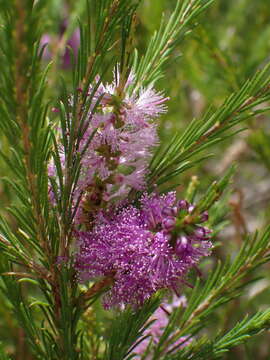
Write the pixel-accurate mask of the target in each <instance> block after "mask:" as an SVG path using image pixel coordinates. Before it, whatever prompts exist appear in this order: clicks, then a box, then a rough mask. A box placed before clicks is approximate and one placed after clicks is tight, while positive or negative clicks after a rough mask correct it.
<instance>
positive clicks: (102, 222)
mask: <svg viewBox="0 0 270 360" xmlns="http://www.w3.org/2000/svg"><path fill="white" fill-rule="evenodd" d="M190 208H191V207H190V205H189V207H188V209H186V210H183V208H182V207H181V202H177V201H176V195H175V193H174V192H170V193H168V194H166V195H157V194H152V195H147V194H145V195H143V196H142V198H141V199H140V208H136V207H135V206H134V205H129V206H127V207H123V208H119V209H116V210H114V211H113V210H112V211H110V210H107V211H102V212H100V213H99V214H98V216H97V217H96V219H95V225H94V227H93V229H92V230H91V231H79V232H76V237H77V240H78V243H79V251H78V254H77V260H76V268H77V271H78V276H79V278H80V280H81V281H84V280H87V279H88V280H95V279H97V278H99V277H106V276H110V277H113V279H114V283H113V285H112V287H111V289H110V290H109V291H108V292H107V293H106V294H105V296H104V305H105V307H106V308H110V307H113V306H123V305H126V304H132V305H133V306H140V305H141V304H142V303H143V302H144V301H145V300H146V299H148V298H149V297H150V296H151V295H152V294H153V293H154V292H156V291H157V290H159V289H162V288H167V289H172V290H174V291H175V292H176V293H177V292H178V289H179V286H180V285H181V284H183V283H185V275H186V274H187V272H188V270H189V269H190V268H191V267H193V266H195V265H196V264H197V263H198V261H199V260H200V258H201V257H203V256H207V255H209V252H210V249H211V246H212V245H211V242H210V241H209V235H210V230H209V229H207V228H205V227H202V226H201V225H199V226H198V225H197V224H189V225H188V226H186V225H185V224H184V222H183V219H185V217H186V216H189V215H190V214H191V213H192V211H193V210H192V211H191V210H189V209H190ZM192 209H194V207H192ZM172 219H174V220H173V221H172ZM168 222H169V223H170V226H169V228H168V226H167V224H168ZM173 223H174V224H175V225H174V226H173Z"/></svg>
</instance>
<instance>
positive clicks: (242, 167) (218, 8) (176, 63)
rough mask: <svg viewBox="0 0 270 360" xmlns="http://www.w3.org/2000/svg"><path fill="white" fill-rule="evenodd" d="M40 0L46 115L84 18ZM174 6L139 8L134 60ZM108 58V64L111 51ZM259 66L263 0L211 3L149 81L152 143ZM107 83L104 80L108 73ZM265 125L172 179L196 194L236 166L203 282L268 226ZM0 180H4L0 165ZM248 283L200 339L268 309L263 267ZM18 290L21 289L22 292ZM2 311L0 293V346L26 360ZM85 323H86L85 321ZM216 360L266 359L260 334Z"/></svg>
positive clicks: (77, 10) (265, 35) (76, 9)
mask: <svg viewBox="0 0 270 360" xmlns="http://www.w3.org/2000/svg"><path fill="white" fill-rule="evenodd" d="M47 3H48V5H47V7H46V14H44V17H43V19H42V25H43V34H45V36H44V35H43V37H42V41H43V43H46V42H48V48H47V49H46V50H45V52H44V66H46V65H47V63H48V61H49V60H50V59H51V58H52V59H53V60H54V63H53V64H52V66H51V70H50V72H49V82H48V92H47V98H48V101H50V102H51V108H52V107H53V106H54V103H55V102H56V100H57V98H59V97H60V96H61V90H60V86H59V84H60V77H63V78H64V79H65V81H67V83H69V82H71V67H70V59H68V58H66V57H67V54H65V44H66V43H69V45H70V46H73V47H74V46H75V48H76V41H77V40H76V36H77V34H76V31H77V30H76V28H77V26H78V22H77V19H78V17H80V18H81V21H83V19H84V17H85V2H84V1H80V0H77V1H73V0H69V1H68V0H66V1H64V0H47ZM175 3H176V0H143V1H142V4H141V6H140V8H139V11H138V19H137V27H136V33H135V39H134V44H135V46H136V47H137V48H138V50H139V53H140V54H143V53H144V51H145V49H146V47H147V44H148V41H149V39H150V36H151V34H152V33H153V32H154V31H155V29H157V28H158V26H159V23H160V19H161V16H162V13H163V12H164V16H165V18H166V17H167V16H168V15H169V14H170V13H171V12H172V10H173V8H174V6H175ZM59 43H60V44H61V46H59ZM114 56H115V61H117V52H116V53H115V55H114ZM269 61H270V3H269V0H256V1H255V0H216V1H214V3H213V4H212V5H211V7H210V8H209V9H208V10H207V11H206V12H204V13H203V14H202V15H201V16H200V17H199V19H198V24H195V25H194V29H193V30H192V31H191V32H190V33H189V34H187V35H186V37H185V38H184V39H182V40H181V42H179V46H178V47H177V50H176V51H174V53H173V55H172V57H171V59H170V62H169V63H168V65H167V67H166V68H164V74H165V76H164V78H163V79H161V80H160V81H159V82H158V84H157V88H158V90H160V91H163V92H164V93H165V94H166V96H169V97H170V100H169V102H168V113H167V114H166V115H164V116H163V117H162V119H161V123H160V130H159V131H160V137H161V141H162V142H166V141H168V140H170V139H171V137H172V136H173V134H174V133H175V132H181V131H183V129H184V128H185V127H186V125H187V124H188V123H189V122H190V121H191V120H192V119H193V118H194V117H202V116H203V114H204V112H205V111H206V110H207V108H208V107H209V106H212V107H213V108H217V107H218V106H219V105H220V104H221V103H222V102H223V101H224V99H225V97H226V96H227V95H229V94H230V93H232V92H233V91H235V90H237V89H239V87H240V86H241V85H242V84H243V82H244V81H245V80H246V79H247V78H248V77H250V76H251V75H252V74H254V72H256V70H257V69H260V68H261V67H262V66H263V65H265V64H266V63H267V62H269ZM107 77H108V80H110V78H111V72H110V71H108V73H107ZM49 116H52V118H53V117H54V116H55V114H53V112H49ZM269 120H270V114H269V115H265V114H264V115H262V116H259V117H257V118H256V119H252V120H250V121H249V122H246V123H244V124H243V125H242V127H239V130H240V129H243V128H245V130H243V131H241V132H239V133H238V134H236V135H235V136H234V137H233V138H230V139H229V140H227V141H224V142H223V143H222V144H219V145H218V146H216V147H212V148H211V154H212V155H213V156H212V157H210V158H209V159H207V160H205V161H204V162H203V163H201V164H200V165H198V166H197V167H196V168H192V169H191V170H189V171H187V172H185V173H184V174H183V175H181V177H180V178H179V179H177V181H178V183H179V186H178V191H179V193H180V194H181V192H183V189H186V188H187V186H188V184H189V183H190V181H193V183H196V184H197V188H198V190H197V192H198V197H199V196H200V193H203V192H204V191H205V190H206V189H207V187H208V186H209V184H210V183H211V182H212V181H213V180H215V179H218V178H219V177H220V176H222V175H223V174H224V172H225V170H226V169H227V168H228V167H229V166H230V164H231V163H233V162H236V163H237V164H238V166H237V171H236V174H235V176H234V181H233V183H232V184H231V187H230V190H229V191H228V192H227V193H226V194H225V196H224V197H223V200H222V201H223V204H224V209H223V210H224V211H223V214H222V216H223V218H222V221H219V229H220V231H219V233H218V234H217V236H216V248H215V251H214V252H213V255H212V257H211V259H208V260H207V261H206V262H205V263H204V264H203V265H202V272H203V276H204V277H206V276H207V272H208V269H209V268H210V267H211V266H214V264H215V263H216V261H217V259H222V260H224V259H225V258H226V256H228V255H231V256H234V254H235V253H236V252H237V250H238V249H239V248H240V246H241V244H242V242H243V241H244V238H245V236H246V234H247V233H248V232H254V231H255V230H256V229H262V228H263V227H264V226H265V225H266V224H269V223H270V206H269V205H270V203H269V200H270V181H269V180H270V125H269ZM0 147H1V150H2V151H4V153H5V154H6V155H7V156H8V154H9V152H10V149H9V148H8V146H7V144H6V142H5V139H4V138H3V136H1V134H0ZM0 175H1V176H6V175H8V169H7V168H6V167H5V165H4V164H3V162H1V160H0ZM0 198H1V201H0V211H1V212H3V213H4V214H5V213H6V209H7V207H8V206H9V204H10V203H14V202H15V201H16V200H15V199H13V197H12V192H11V191H10V189H9V188H8V187H7V186H6V185H5V183H4V182H1V183H0ZM214 215H216V214H214ZM7 216H8V215H7ZM11 221H13V220H12V219H11ZM191 276H192V275H191ZM256 277H258V278H259V279H258V281H257V282H255V283H252V284H251V285H250V286H249V287H248V288H246V289H245V292H244V293H243V295H242V296H241V297H240V298H238V299H236V300H234V301H232V302H231V303H230V304H228V305H227V306H226V307H223V308H222V309H220V310H219V311H217V312H216V315H215V318H213V319H212V320H211V322H210V323H209V324H207V331H206V332H207V334H208V335H209V336H211V334H214V335H216V334H217V332H218V330H219V328H221V327H223V328H225V329H230V328H231V327H232V326H233V324H235V323H236V322H237V321H238V320H239V319H241V318H243V317H244V315H245V314H247V313H250V314H252V313H254V312H256V311H257V310H259V309H262V310H263V309H265V308H268V307H269V306H270V266H269V265H267V264H266V265H265V266H264V267H263V268H260V269H259V270H258V272H257V274H256ZM28 291H30V292H31V286H29V288H28ZM8 309H9V304H8V303H7V301H6V300H5V299H4V298H3V297H2V295H0V341H1V342H2V344H3V347H4V349H5V350H6V351H7V352H8V353H9V354H11V355H12V356H13V358H14V359H18V360H19V359H20V360H23V359H26V360H27V359H31V355H30V354H29V352H28V348H27V343H26V341H25V338H24V334H23V331H22V330H21V329H19V328H18V327H17V324H16V321H15V320H14V318H13V317H12V315H11V313H10V312H9V311H8ZM88 316H89V321H90V320H91V314H88ZM101 316H102V315H101ZM22 354H24V355H22ZM22 356H23V357H22ZM224 359H270V334H269V333H264V334H262V335H259V336H257V337H256V338H255V339H254V340H253V339H252V340H250V341H249V342H248V343H247V344H246V345H241V346H239V347H236V348H234V349H232V350H231V351H230V352H229V353H228V354H227V355H225V356H224Z"/></svg>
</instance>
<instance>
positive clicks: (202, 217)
mask: <svg viewBox="0 0 270 360" xmlns="http://www.w3.org/2000/svg"><path fill="white" fill-rule="evenodd" d="M207 220H208V211H204V212H203V213H202V214H201V215H200V222H205V221H207Z"/></svg>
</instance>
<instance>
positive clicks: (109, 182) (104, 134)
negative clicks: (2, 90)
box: [49, 75, 167, 223]
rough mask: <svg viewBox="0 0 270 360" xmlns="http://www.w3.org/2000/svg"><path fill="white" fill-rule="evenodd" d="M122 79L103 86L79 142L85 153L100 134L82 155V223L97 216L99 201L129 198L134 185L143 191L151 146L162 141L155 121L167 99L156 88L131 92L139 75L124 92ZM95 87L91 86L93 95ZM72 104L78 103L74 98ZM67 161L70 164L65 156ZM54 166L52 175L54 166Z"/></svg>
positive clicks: (76, 195) (78, 190)
mask: <svg viewBox="0 0 270 360" xmlns="http://www.w3.org/2000/svg"><path fill="white" fill-rule="evenodd" d="M117 78H118V76H117V75H116V76H115V80H114V82H113V83H112V84H107V85H103V84H100V85H99V86H98V89H97V91H96V92H95V95H94V98H93V99H92V103H91V106H90V110H89V113H88V114H87V121H88V122H89V124H88V126H87V129H86V131H85V133H84V135H83V137H82V139H81V141H80V144H79V146H78V153H82V152H83V149H84V148H85V147H86V145H87V144H88V141H89V138H90V137H91V135H92V134H94V136H93V138H92V140H91V141H90V144H89V146H88V147H87V150H86V151H85V152H84V155H83V157H82V160H81V172H80V176H79V179H78V183H77V186H76V189H75V190H74V194H73V197H74V203H77V200H78V199H79V198H80V197H81V203H80V206H79V209H78V213H77V214H76V218H75V220H76V222H77V223H82V222H84V223H85V222H86V221H87V220H88V219H89V217H91V216H93V214H91V213H89V211H88V208H90V207H91V209H92V210H91V211H92V212H94V213H95V211H94V210H93V208H94V207H95V205H96V206H97V208H102V207H106V204H107V203H108V202H110V201H116V202H118V201H119V200H122V199H123V198H125V197H126V195H127V194H128V192H129V191H130V190H131V189H135V190H143V189H144V187H145V175H146V172H147V167H148V162H149V159H150V156H151V149H152V148H153V147H154V146H155V145H157V143H158V136H157V131H156V127H157V124H156V123H155V122H154V121H153V120H154V119H155V118H157V117H158V116H159V115H160V114H161V113H163V112H165V111H166V108H165V106H164V102H165V101H166V100H167V99H166V98H164V97H163V96H162V95H161V94H160V93H157V92H155V91H154V90H153V89H152V88H147V89H145V90H141V92H140V93H139V94H137V95H135V94H132V95H129V93H128V86H129V84H130V83H132V81H133V75H131V76H130V77H129V79H128V81H127V83H126V86H125V87H124V89H123V92H122V95H121V96H120V95H119V93H118V85H119V84H118V82H117ZM97 81H98V79H97ZM94 86H95V84H92V86H91V87H90V89H89V97H90V96H91V94H92V91H93V87H94ZM98 102H99V103H98ZM70 104H71V106H72V105H73V100H72V98H71V99H70ZM97 104H98V106H96V107H95V105H97ZM93 109H95V110H93ZM61 161H62V163H63V164H64V162H65V159H61ZM49 170H50V175H52V173H53V171H52V166H50V169H49ZM55 173H56V170H55Z"/></svg>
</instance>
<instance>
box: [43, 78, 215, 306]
mask: <svg viewBox="0 0 270 360" xmlns="http://www.w3.org/2000/svg"><path fill="white" fill-rule="evenodd" d="M133 81H134V78H133V75H132V74H131V75H130V76H129V79H128V80H127V81H126V84H125V85H124V86H122V85H121V84H120V83H119V74H116V75H115V80H114V82H113V83H112V84H109V85H108V84H107V85H103V84H100V83H99V79H98V78H97V79H96V83H95V84H92V85H91V86H90V88H89V95H88V100H91V101H90V103H91V104H90V107H89V110H86V109H84V111H86V112H87V117H86V123H85V124H87V127H86V128H85V132H84V134H83V136H82V138H81V140H80V142H79V144H78V146H77V152H78V154H83V156H82V159H81V171H80V174H79V177H78V181H77V185H76V187H75V189H74V190H73V193H72V199H73V200H72V201H73V206H74V208H75V204H78V207H77V210H76V214H75V217H74V219H75V220H74V228H75V229H76V230H75V231H74V234H75V237H76V239H77V243H78V251H77V254H76V269H77V273H78V278H79V279H80V280H81V281H85V280H90V281H96V280H99V279H103V278H110V279H112V286H111V288H110V289H109V291H107V293H106V294H105V295H104V297H103V303H104V306H105V307H106V308H111V307H115V306H118V307H121V306H125V305H127V304H131V305H133V306H140V305H142V304H143V303H144V301H145V300H146V299H148V298H149V297H150V296H151V295H152V294H153V293H155V292H156V291H157V290H159V289H164V288H165V289H172V290H173V291H174V292H175V293H178V291H179V287H180V286H181V284H183V283H186V280H185V277H186V274H187V272H188V270H189V269H190V268H191V267H196V264H197V263H198V261H199V260H200V258H201V257H203V256H207V255H208V254H209V252H210V249H211V242H210V239H209V236H210V230H209V229H207V228H206V227H204V226H202V225H201V224H202V223H204V222H205V221H207V218H208V216H207V214H206V213H203V214H198V213H197V212H198V211H197V210H196V208H195V207H194V206H192V205H191V204H189V203H188V202H187V201H185V200H180V201H177V199H176V194H175V192H170V193H167V194H164V195H159V194H158V193H153V194H148V193H147V188H146V174H147V171H148V166H149V160H150V158H151V150H152V148H153V147H154V146H155V145H157V143H158V136H157V124H156V122H155V121H154V120H155V119H156V118H157V117H158V116H159V115H160V114H162V113H163V112H165V110H166V108H165V105H164V103H165V101H166V100H167V99H166V98H164V97H163V96H162V95H161V94H160V93H157V92H155V91H154V90H153V89H152V88H151V87H149V88H146V89H143V90H141V91H140V92H139V93H136V94H133V93H131V92H130V91H129V90H130V85H131V84H132V83H133ZM94 89H95V90H94ZM93 94H94V95H93ZM70 106H71V107H72V106H73V99H72V98H70ZM89 139H90V140H89ZM59 152H60V159H61V162H62V164H63V168H64V165H65V161H66V159H65V155H64V151H63V149H62V148H60V149H59ZM48 171H49V175H50V176H51V177H56V174H57V172H56V167H55V165H54V164H53V163H50V164H49V168H48ZM63 173H65V172H63ZM56 183H57V181H56ZM131 190H135V191H140V192H141V193H143V194H144V195H142V196H141V197H140V198H139V199H138V201H137V202H136V204H135V203H128V200H127V199H128V197H127V195H128V194H129V193H130V191H131ZM50 195H51V197H52V201H54V200H53V198H54V196H55V195H56V194H54V193H53V191H52V189H50ZM57 195H58V194H57ZM195 214H196V216H195ZM187 218H192V221H190V220H189V221H186V219H187Z"/></svg>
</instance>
